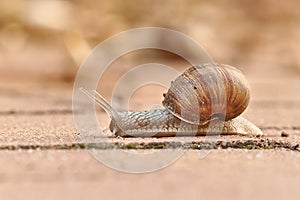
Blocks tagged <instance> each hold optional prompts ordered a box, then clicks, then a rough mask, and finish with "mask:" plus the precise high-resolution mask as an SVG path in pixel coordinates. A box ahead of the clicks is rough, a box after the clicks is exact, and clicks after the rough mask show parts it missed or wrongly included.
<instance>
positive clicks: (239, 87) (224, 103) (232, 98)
mask: <svg viewBox="0 0 300 200" xmlns="http://www.w3.org/2000/svg"><path fill="white" fill-rule="evenodd" d="M164 97H165V98H164V100H163V102H162V104H163V105H164V107H165V108H166V109H168V110H169V111H170V112H171V113H172V114H174V115H175V116H176V117H178V118H180V119H181V120H183V121H186V122H189V123H192V124H205V123H206V122H208V121H209V120H211V119H212V118H215V117H218V118H221V119H224V120H230V119H233V118H235V117H237V116H239V115H240V114H241V113H242V112H243V111H244V110H245V109H246V107H247V106H248V104H249V99H250V89H249V84H248V82H247V80H246V78H245V77H244V75H243V74H242V73H241V72H240V71H239V70H238V69H236V68H234V67H232V66H229V65H223V64H215V63H209V64H205V65H198V66H193V67H191V68H189V69H187V70H186V71H185V72H183V73H182V74H181V75H180V76H179V77H177V78H176V80H174V81H173V82H172V83H171V86H170V88H169V90H168V91H167V93H165V94H164Z"/></svg>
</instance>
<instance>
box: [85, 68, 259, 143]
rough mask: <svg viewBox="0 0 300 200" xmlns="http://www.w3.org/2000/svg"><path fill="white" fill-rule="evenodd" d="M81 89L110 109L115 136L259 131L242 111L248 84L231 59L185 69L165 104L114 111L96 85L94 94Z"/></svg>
mask: <svg viewBox="0 0 300 200" xmlns="http://www.w3.org/2000/svg"><path fill="white" fill-rule="evenodd" d="M80 89H81V91H82V92H84V93H85V94H86V95H87V96H89V97H90V98H91V99H93V100H94V101H95V102H97V103H98V104H99V105H100V106H101V107H102V108H103V109H104V110H105V111H106V112H107V113H108V114H109V116H110V118H111V122H110V126H109V129H110V131H111V132H112V133H113V134H114V135H115V136H122V137H124V136H133V137H152V136H154V137H167V136H191V135H206V134H241V135H262V134H263V133H262V131H261V130H260V129H259V128H258V127H257V126H255V125H254V124H253V123H251V122H250V121H248V120H247V119H245V118H243V117H241V116H240V114H241V113H242V112H244V110H245V109H246V107H247V106H248V104H249V100H250V89H249V84H248V82H247V80H246V78H245V77H244V75H243V74H242V73H241V71H239V70H238V69H236V68H234V67H232V66H229V65H224V64H216V63H207V64H202V65H197V66H192V67H190V68H189V69H187V70H186V71H185V72H183V73H182V74H181V75H180V76H178V77H177V78H176V79H175V80H174V81H172V82H171V86H170V88H169V89H168V91H167V93H165V94H163V96H164V100H163V102H162V104H163V106H164V109H155V110H148V111H138V112H118V111H116V110H115V109H114V108H112V106H111V105H110V104H109V103H108V102H107V101H106V100H105V99H104V98H103V97H102V96H101V95H100V94H99V93H97V92H96V91H95V90H94V91H93V92H94V94H93V93H91V92H89V91H87V90H86V89H84V88H80Z"/></svg>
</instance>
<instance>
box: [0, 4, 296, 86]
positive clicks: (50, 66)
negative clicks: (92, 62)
mask: <svg viewBox="0 0 300 200" xmlns="http://www.w3.org/2000/svg"><path fill="white" fill-rule="evenodd" d="M298 3H299V2H298V1H297V0H289V1H274V0H260V1H255V2H254V1H251V0H231V1H227V0H202V1H197V0H166V1H158V0H157V1H146V0H139V1H137V0H133V1H123V0H110V1H104V0H85V1H80V0H64V1H61V0H9V1H4V0H2V1H0V79H1V80H2V81H3V82H6V81H7V83H8V82H9V81H12V82H16V81H22V82H24V81H29V82H31V81H38V82H41V83H48V82H55V83H66V84H71V85H72V83H73V80H74V77H75V75H76V71H77V69H78V68H79V66H80V64H81V62H82V61H83V60H84V58H85V57H86V56H87V55H88V53H89V52H90V50H91V49H92V48H94V47H95V46H96V45H97V44H98V43H100V42H101V41H103V40H105V39H107V38H108V37H110V36H112V35H114V34H117V33H119V32H120V31H125V30H128V29H131V28H137V27H144V26H158V27H165V28H170V29H174V30H177V31H181V32H183V33H185V34H187V35H188V36H190V37H192V38H193V39H195V40H196V41H197V42H198V43H199V44H201V45H202V46H203V47H204V48H205V49H206V50H207V51H208V53H209V54H210V55H211V56H212V58H213V59H214V60H215V61H216V62H220V63H227V64H231V65H233V66H240V68H243V70H245V71H246V73H248V72H249V75H248V76H252V75H253V76H255V77H258V78H261V79H265V78H268V77H270V76H271V77H273V78H280V77H281V76H282V74H283V73H284V74H287V75H288V76H291V77H296V78H297V77H298V76H299V74H300V23H299V22H300V12H299V11H298ZM161 57H164V58H166V59H172V58H173V57H172V56H170V55H167V54H161V55H160V58H161ZM274 69H275V70H274ZM247 71H248V72H247Z"/></svg>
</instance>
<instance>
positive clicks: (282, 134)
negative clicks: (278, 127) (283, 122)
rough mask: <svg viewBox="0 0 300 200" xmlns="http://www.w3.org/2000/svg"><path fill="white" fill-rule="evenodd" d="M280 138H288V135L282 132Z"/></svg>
mask: <svg viewBox="0 0 300 200" xmlns="http://www.w3.org/2000/svg"><path fill="white" fill-rule="evenodd" d="M281 137H289V134H287V133H286V132H284V131H282V132H281Z"/></svg>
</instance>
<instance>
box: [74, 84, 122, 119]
mask: <svg viewBox="0 0 300 200" xmlns="http://www.w3.org/2000/svg"><path fill="white" fill-rule="evenodd" d="M80 90H81V91H82V92H83V93H84V94H85V95H87V96H88V97H89V98H91V99H92V100H94V101H95V102H96V103H97V104H99V105H100V106H101V108H103V109H104V110H105V112H107V113H108V114H109V116H110V118H112V119H115V118H117V117H118V116H119V114H118V112H117V111H116V110H115V109H114V108H113V107H112V106H111V105H110V104H109V103H108V102H107V101H106V99H105V98H104V97H103V96H101V95H100V94H99V93H98V92H97V91H96V90H93V91H92V92H93V93H94V94H92V93H91V92H89V91H88V90H86V89H85V88H83V87H81V88H80Z"/></svg>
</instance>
